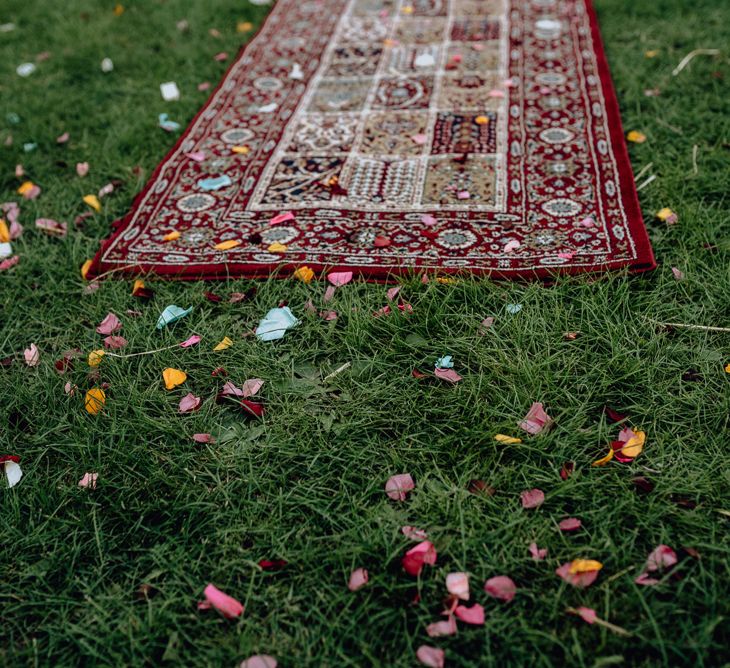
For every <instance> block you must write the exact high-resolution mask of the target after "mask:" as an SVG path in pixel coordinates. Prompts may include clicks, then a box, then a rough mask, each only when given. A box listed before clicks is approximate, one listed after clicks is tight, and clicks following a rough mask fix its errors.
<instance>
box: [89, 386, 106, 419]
mask: <svg viewBox="0 0 730 668" xmlns="http://www.w3.org/2000/svg"><path fill="white" fill-rule="evenodd" d="M105 403H106V394H105V393H104V390H102V389H101V388H100V387H92V388H91V389H90V390H89V391H88V392H87V393H86V399H85V400H84V408H86V412H87V413H89V414H90V415H97V414H98V413H101V411H102V409H103V408H104V404H105Z"/></svg>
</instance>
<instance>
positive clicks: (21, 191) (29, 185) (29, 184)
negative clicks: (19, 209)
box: [18, 181, 35, 195]
mask: <svg viewBox="0 0 730 668" xmlns="http://www.w3.org/2000/svg"><path fill="white" fill-rule="evenodd" d="M33 188H35V183H33V181H25V182H24V183H22V184H21V185H20V188H18V195H25V193H27V192H30V191H31V190H33Z"/></svg>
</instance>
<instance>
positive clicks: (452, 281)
mask: <svg viewBox="0 0 730 668" xmlns="http://www.w3.org/2000/svg"><path fill="white" fill-rule="evenodd" d="M436 282H437V283H441V285H456V284H457V283H458V282H459V281H458V279H456V278H448V277H447V276H437V277H436Z"/></svg>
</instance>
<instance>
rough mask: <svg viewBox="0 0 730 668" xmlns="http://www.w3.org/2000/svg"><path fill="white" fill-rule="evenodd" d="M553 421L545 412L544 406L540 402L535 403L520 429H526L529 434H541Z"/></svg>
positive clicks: (521, 423)
mask: <svg viewBox="0 0 730 668" xmlns="http://www.w3.org/2000/svg"><path fill="white" fill-rule="evenodd" d="M552 422H553V419H552V418H551V417H550V416H549V415H548V414H547V413H546V412H545V410H544V408H543V405H542V404H541V403H539V402H534V403H533V404H532V406H530V410H529V411H528V412H527V415H525V418H524V419H523V420H522V422H520V424H519V427H520V429H524V430H525V431H526V432H527V433H528V434H533V435H535V434H539V433H540V432H541V431H543V430H544V429H546V428H548V427H550V425H551V424H552Z"/></svg>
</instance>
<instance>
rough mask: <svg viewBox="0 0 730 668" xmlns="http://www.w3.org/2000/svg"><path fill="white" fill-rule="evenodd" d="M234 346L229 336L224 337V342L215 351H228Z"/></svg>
mask: <svg viewBox="0 0 730 668" xmlns="http://www.w3.org/2000/svg"><path fill="white" fill-rule="evenodd" d="M232 345H233V341H231V339H229V338H228V337H227V336H224V337H223V340H222V341H221V342H220V343H219V344H218V345H217V346H216V347H215V348H213V350H216V351H217V350H227V349H228V348H230V347H231V346H232Z"/></svg>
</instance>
